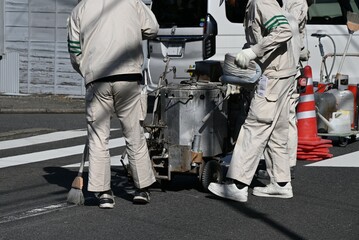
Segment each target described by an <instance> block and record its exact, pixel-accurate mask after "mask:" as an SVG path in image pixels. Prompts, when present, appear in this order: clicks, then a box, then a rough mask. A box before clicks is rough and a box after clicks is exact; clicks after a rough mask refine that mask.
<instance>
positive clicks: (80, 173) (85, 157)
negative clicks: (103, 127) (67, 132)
mask: <svg viewBox="0 0 359 240" xmlns="http://www.w3.org/2000/svg"><path fill="white" fill-rule="evenodd" d="M88 149H89V147H88V142H87V141H86V144H85V147H84V152H83V154H82V159H81V164H80V169H79V172H78V173H77V176H78V177H81V176H82V173H83V171H84V166H85V162H86V160H87V156H88Z"/></svg>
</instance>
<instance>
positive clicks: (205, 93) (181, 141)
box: [160, 82, 228, 157]
mask: <svg viewBox="0 0 359 240" xmlns="http://www.w3.org/2000/svg"><path fill="white" fill-rule="evenodd" d="M160 94H161V120H162V121H163V122H164V123H165V125H166V128H164V138H165V139H166V141H167V145H168V146H169V149H174V148H180V149H188V147H189V148H191V146H193V142H194V138H195V136H196V138H197V139H196V141H198V137H200V141H199V142H197V143H196V144H197V145H198V144H199V147H198V146H196V147H198V148H199V150H200V151H202V152H203V156H204V157H206V156H216V155H218V154H221V153H223V151H224V146H225V141H226V139H227V134H228V133H227V131H228V130H227V129H228V124H227V115H226V113H227V111H226V107H227V104H226V101H223V100H224V95H225V89H224V88H223V87H222V86H220V85H218V84H212V83H200V82H196V83H195V84H173V85H168V86H167V87H164V88H163V89H161V92H160ZM208 113H210V115H209V117H208ZM207 117H208V118H207ZM170 154H171V153H170Z"/></svg>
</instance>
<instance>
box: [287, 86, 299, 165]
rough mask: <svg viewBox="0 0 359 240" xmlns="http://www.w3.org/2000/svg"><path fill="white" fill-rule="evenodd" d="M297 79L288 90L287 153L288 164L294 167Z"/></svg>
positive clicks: (296, 141) (296, 134) (295, 157)
mask: <svg viewBox="0 0 359 240" xmlns="http://www.w3.org/2000/svg"><path fill="white" fill-rule="evenodd" d="M296 84H297V81H294V82H293V85H292V87H291V89H290V91H289V94H290V107H289V134H288V153H289V165H290V167H294V166H296V165H297V149H298V128H297V111H296V108H297V105H298V102H299V94H298V93H296Z"/></svg>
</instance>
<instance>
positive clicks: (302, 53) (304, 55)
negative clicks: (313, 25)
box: [299, 47, 310, 61]
mask: <svg viewBox="0 0 359 240" xmlns="http://www.w3.org/2000/svg"><path fill="white" fill-rule="evenodd" d="M309 57H310V52H309V50H308V49H307V48H305V47H304V48H302V50H301V51H300V56H299V59H300V61H308V59H309Z"/></svg>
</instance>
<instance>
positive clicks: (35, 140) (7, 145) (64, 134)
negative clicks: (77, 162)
mask: <svg viewBox="0 0 359 240" xmlns="http://www.w3.org/2000/svg"><path fill="white" fill-rule="evenodd" d="M118 129H119V128H114V129H111V131H115V130H118ZM86 135H87V131H86V130H83V129H77V130H68V131H59V132H53V133H47V134H40V135H37V136H32V137H26V138H20V139H13V140H6V141H0V150H5V149H11V148H17V147H25V146H30V145H35V144H41V143H49V142H55V141H60V140H66V139H70V138H76V137H82V136H86Z"/></svg>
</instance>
